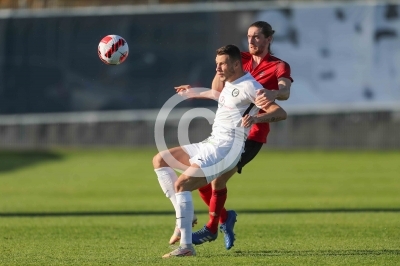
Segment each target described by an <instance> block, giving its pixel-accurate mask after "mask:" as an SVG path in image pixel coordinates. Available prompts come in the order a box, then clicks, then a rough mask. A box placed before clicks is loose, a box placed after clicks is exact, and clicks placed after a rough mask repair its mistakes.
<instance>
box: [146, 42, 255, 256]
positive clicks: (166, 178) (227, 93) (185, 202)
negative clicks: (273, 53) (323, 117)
mask: <svg viewBox="0 0 400 266" xmlns="http://www.w3.org/2000/svg"><path fill="white" fill-rule="evenodd" d="M216 71H217V75H219V76H220V78H221V80H223V81H225V87H224V89H223V90H222V92H221V93H220V94H219V95H218V94H216V92H215V91H213V90H209V91H205V92H201V93H200V94H201V95H200V94H199V95H200V96H202V97H207V98H214V99H218V109H217V112H216V115H215V119H214V123H213V126H212V132H211V136H210V137H209V138H207V139H206V140H204V141H202V142H200V143H194V144H189V145H185V146H182V147H175V148H172V149H169V150H168V151H161V152H159V153H158V154H157V155H156V156H154V158H153V166H154V171H155V172H156V174H157V177H158V181H159V183H160V186H161V188H162V190H163V192H164V194H165V195H166V196H167V197H168V198H169V199H170V200H171V202H172V204H173V205H174V208H175V212H176V219H177V227H178V228H179V229H180V231H181V239H180V246H179V247H178V248H177V249H176V250H174V251H172V252H170V253H167V254H165V255H164V256H163V258H168V257H180V256H194V255H195V254H196V252H195V250H194V247H193V244H192V220H193V208H194V207H193V202H192V194H191V191H193V190H196V189H198V188H200V187H203V186H205V185H206V184H208V183H210V182H211V181H212V180H214V179H216V178H217V177H218V176H220V175H221V174H223V173H225V172H227V171H229V170H231V169H232V168H234V167H235V166H236V165H237V163H238V161H239V160H240V156H241V153H242V152H243V147H244V142H245V140H246V138H247V134H248V132H249V130H250V126H251V124H252V123H251V121H252V117H253V116H254V115H256V114H257V112H258V111H259V109H258V108H257V107H256V106H254V100H255V98H256V95H257V93H256V91H257V90H262V89H263V87H262V85H261V84H260V83H258V82H257V81H256V80H255V79H254V78H253V77H252V76H251V75H250V74H249V73H247V72H244V71H243V68H242V62H241V54H240V50H239V48H237V47H236V46H234V45H227V46H223V47H221V48H219V49H218V50H217V55H216ZM178 93H179V94H181V95H182V96H187V97H191V94H196V92H194V91H192V90H191V89H187V90H183V91H178ZM199 95H197V96H199ZM242 118H243V121H246V122H242ZM174 162H177V163H174ZM182 164H183V165H185V166H187V167H186V169H181V170H184V172H183V173H182V174H181V175H180V176H179V177H177V175H176V173H175V171H174V169H173V168H178V169H179V168H182ZM177 165H179V166H177Z"/></svg>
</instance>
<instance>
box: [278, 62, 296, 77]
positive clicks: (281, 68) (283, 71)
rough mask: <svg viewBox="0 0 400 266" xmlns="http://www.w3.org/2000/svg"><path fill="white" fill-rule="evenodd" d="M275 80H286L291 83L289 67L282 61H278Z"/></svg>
mask: <svg viewBox="0 0 400 266" xmlns="http://www.w3.org/2000/svg"><path fill="white" fill-rule="evenodd" d="M276 78H278V79H279V78H287V79H290V81H292V82H293V79H292V77H291V76H290V65H289V64H288V63H286V62H284V61H280V62H279V63H278V64H277V66H276Z"/></svg>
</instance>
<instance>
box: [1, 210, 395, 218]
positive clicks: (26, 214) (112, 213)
mask: <svg viewBox="0 0 400 266" xmlns="http://www.w3.org/2000/svg"><path fill="white" fill-rule="evenodd" d="M236 212H237V213H238V214H277V213H278V214H279V213H282V214H291V213H292V214H299V213H362V212H400V208H358V209H279V210H240V209H239V210H236ZM196 214H208V212H207V211H196ZM145 215H156V216H157V215H175V212H173V211H82V212H14V213H12V212H9V213H7V212H0V217H59V216H145Z"/></svg>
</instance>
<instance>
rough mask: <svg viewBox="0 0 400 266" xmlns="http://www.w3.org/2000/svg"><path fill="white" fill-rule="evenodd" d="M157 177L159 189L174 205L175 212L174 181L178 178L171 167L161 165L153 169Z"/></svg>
mask: <svg viewBox="0 0 400 266" xmlns="http://www.w3.org/2000/svg"><path fill="white" fill-rule="evenodd" d="M154 172H156V174H157V177H158V182H159V183H160V186H161V189H162V191H163V192H164V194H165V196H166V197H167V198H169V199H170V200H171V202H172V205H173V206H174V209H175V212H177V209H178V204H177V202H176V197H175V181H176V180H177V179H178V176H177V175H176V173H175V171H174V169H172V168H171V167H161V168H158V169H154Z"/></svg>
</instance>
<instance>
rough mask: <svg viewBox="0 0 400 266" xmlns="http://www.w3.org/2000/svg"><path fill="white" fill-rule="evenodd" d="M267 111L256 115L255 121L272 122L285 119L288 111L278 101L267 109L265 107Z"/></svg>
mask: <svg viewBox="0 0 400 266" xmlns="http://www.w3.org/2000/svg"><path fill="white" fill-rule="evenodd" d="M263 111H265V113H261V114H258V115H257V116H255V117H254V123H256V124H257V123H272V122H278V121H282V120H285V119H286V118H287V113H286V111H285V110H284V109H283V108H282V107H280V106H279V105H278V104H276V103H271V104H270V105H269V106H268V108H267V109H263Z"/></svg>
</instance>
